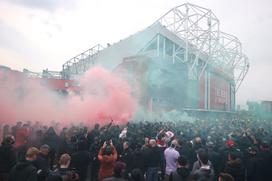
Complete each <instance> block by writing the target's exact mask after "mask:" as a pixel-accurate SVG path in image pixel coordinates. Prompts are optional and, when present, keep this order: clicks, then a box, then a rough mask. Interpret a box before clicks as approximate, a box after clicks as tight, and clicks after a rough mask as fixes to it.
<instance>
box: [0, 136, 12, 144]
mask: <svg viewBox="0 0 272 181" xmlns="http://www.w3.org/2000/svg"><path fill="white" fill-rule="evenodd" d="M14 143H15V138H14V136H12V135H8V136H6V137H5V138H4V140H3V141H2V145H13V144H14Z"/></svg>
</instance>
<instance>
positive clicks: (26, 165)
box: [8, 147, 39, 181]
mask: <svg viewBox="0 0 272 181" xmlns="http://www.w3.org/2000/svg"><path fill="white" fill-rule="evenodd" d="M38 154H39V150H38V149H37V148H35V147H31V148H29V149H28V150H27V152H26V156H25V160H22V161H20V162H18V163H17V164H16V165H15V166H14V167H13V168H12V170H11V172H10V174H9V179H8V180H9V181H37V169H36V167H35V166H34V164H33V162H34V161H35V160H36V159H37V156H38Z"/></svg>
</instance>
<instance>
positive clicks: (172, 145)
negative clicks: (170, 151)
mask: <svg viewBox="0 0 272 181" xmlns="http://www.w3.org/2000/svg"><path fill="white" fill-rule="evenodd" d="M177 146H178V141H177V140H173V141H172V142H171V147H172V148H176V147H177Z"/></svg>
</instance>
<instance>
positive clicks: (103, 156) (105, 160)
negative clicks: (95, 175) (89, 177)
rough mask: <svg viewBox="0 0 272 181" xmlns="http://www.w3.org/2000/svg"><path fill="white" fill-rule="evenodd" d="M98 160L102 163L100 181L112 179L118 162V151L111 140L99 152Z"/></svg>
mask: <svg viewBox="0 0 272 181" xmlns="http://www.w3.org/2000/svg"><path fill="white" fill-rule="evenodd" d="M98 160H99V161H100V169H99V181H102V180H103V179H104V178H108V177H111V176H112V175H113V171H114V165H115V162H116V160H117V151H116V149H115V147H114V146H113V143H112V141H111V140H110V141H109V143H108V144H107V142H104V144H103V146H102V148H101V149H100V150H99V153H98Z"/></svg>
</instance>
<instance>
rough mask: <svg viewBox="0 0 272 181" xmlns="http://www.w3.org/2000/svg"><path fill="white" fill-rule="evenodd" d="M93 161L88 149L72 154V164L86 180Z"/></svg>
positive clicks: (80, 177)
mask: <svg viewBox="0 0 272 181" xmlns="http://www.w3.org/2000/svg"><path fill="white" fill-rule="evenodd" d="M90 162H91V156H90V153H89V152H88V151H78V152H76V153H73V154H72V159H71V165H72V167H73V168H75V169H76V172H77V173H78V175H79V179H80V180H82V181H83V180H86V177H87V169H88V166H89V164H90Z"/></svg>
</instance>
